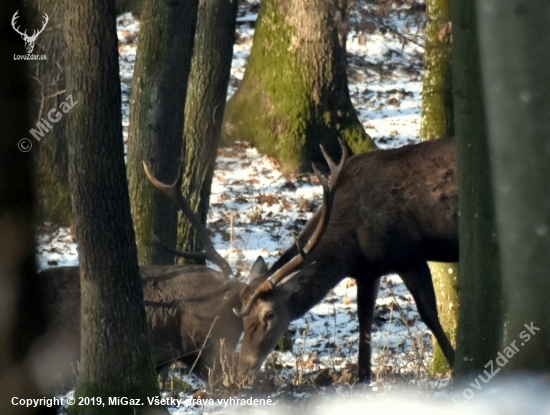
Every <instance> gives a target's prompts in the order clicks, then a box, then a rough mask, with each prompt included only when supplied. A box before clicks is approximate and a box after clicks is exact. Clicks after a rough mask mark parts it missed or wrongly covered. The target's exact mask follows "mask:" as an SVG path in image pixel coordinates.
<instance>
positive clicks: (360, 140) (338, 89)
mask: <svg viewBox="0 0 550 415" xmlns="http://www.w3.org/2000/svg"><path fill="white" fill-rule="evenodd" d="M300 7H302V8H303V6H301V5H300V4H298V3H297V2H293V1H284V0H270V1H265V2H262V9H261V13H260V16H259V18H258V20H259V23H258V27H257V28H256V32H255V37H254V45H253V46H252V51H251V54H250V59H249V62H248V65H247V68H246V73H245V76H244V78H243V82H242V84H241V86H240V88H239V89H238V91H237V92H236V93H235V95H234V96H233V97H232V98H231V100H230V101H229V102H228V104H227V107H226V112H225V118H224V130H223V134H222V142H224V143H225V144H227V143H229V142H231V141H233V140H245V141H249V142H251V143H253V144H254V146H255V147H256V148H258V150H259V151H260V152H262V153H266V154H269V155H271V156H274V157H276V158H277V159H278V160H279V161H280V162H281V163H282V164H283V167H284V168H285V169H286V170H298V169H301V170H304V169H309V168H310V163H311V162H312V161H320V162H323V159H322V156H321V154H320V151H319V148H318V144H319V143H321V144H323V145H324V146H325V147H326V148H327V150H328V151H329V153H333V154H335V155H337V154H338V153H339V146H338V143H337V140H336V137H338V136H340V137H342V138H343V139H344V140H345V141H346V142H347V143H348V145H349V147H350V148H351V149H352V150H353V152H354V153H359V152H362V151H366V150H370V149H373V148H375V146H374V143H373V142H372V140H371V139H370V137H369V136H368V135H367V134H366V132H365V130H364V129H363V126H362V125H361V123H360V122H359V120H358V118H357V115H356V113H355V110H354V109H353V106H352V104H351V100H350V98H349V92H348V89H347V80H346V78H345V77H346V75H345V65H346V61H345V44H340V43H339V42H338V36H337V30H336V28H335V26H334V23H333V21H332V20H330V19H328V18H327V19H325V20H323V17H327V16H329V15H330V13H331V12H332V11H333V9H331V7H332V6H330V5H328V3H327V4H325V3H322V2H317V3H316V4H315V5H314V6H312V8H315V12H316V13H313V12H311V10H310V12H311V13H310V14H309V15H307V16H305V14H304V16H303V17H304V19H308V20H312V23H311V25H310V26H313V27H314V28H315V29H319V30H318V32H320V33H317V32H314V33H313V30H314V29H313V30H311V31H309V32H308V30H309V27H306V25H301V24H300V21H301V19H300V16H299V14H300V12H302V13H304V10H301V9H300ZM317 12H318V13H317ZM317 14H319V15H320V17H314V16H317ZM291 16H293V17H291ZM316 19H319V20H316ZM323 25H324V26H323ZM320 26H323V27H322V28H319V27H320Z"/></svg>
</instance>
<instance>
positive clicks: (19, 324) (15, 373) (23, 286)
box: [0, 0, 51, 415]
mask: <svg viewBox="0 0 550 415" xmlns="http://www.w3.org/2000/svg"><path fill="white" fill-rule="evenodd" d="M22 3H23V2H22V1H14V0H11V1H3V2H0V21H2V22H9V21H10V20H11V18H12V16H13V14H14V13H15V11H16V10H20V13H19V15H20V18H19V19H18V23H19V24H20V25H21V27H28V26H27V24H29V25H30V23H29V20H27V19H26V17H27V16H26V13H25V9H24V8H23V4H22ZM31 33H32V32H31ZM23 51H24V49H23V41H22V40H21V36H20V35H18V34H17V33H16V32H15V31H14V30H13V29H12V28H11V25H9V24H4V25H1V26H0V55H1V56H3V57H4V62H3V65H2V71H1V73H0V137H1V139H0V293H1V295H0V378H1V379H3V382H2V388H1V389H0V413H2V414H10V415H23V414H25V415H26V414H32V413H37V412H38V411H40V410H41V409H44V408H28V407H25V406H18V405H17V406H15V405H12V402H11V400H12V398H13V397H18V398H25V399H32V398H35V399H37V398H43V397H44V396H48V395H49V394H50V393H51V391H47V390H44V389H40V388H39V386H38V385H40V381H43V380H44V379H48V376H49V375H50V374H49V373H44V372H43V371H41V370H40V369H43V368H44V367H46V366H47V365H40V362H38V361H37V358H36V356H37V355H38V354H39V353H40V350H38V348H37V346H38V344H39V343H38V342H37V340H38V339H39V336H40V335H41V334H42V333H43V332H44V329H45V327H46V325H45V319H44V317H45V314H46V313H45V310H44V307H43V302H42V301H43V297H42V295H41V289H40V282H39V281H38V279H37V276H36V263H35V232H34V231H35V223H34V205H35V198H34V191H33V190H34V189H33V186H32V185H33V174H32V172H33V163H32V156H31V154H30V153H24V152H22V151H20V150H19V148H18V143H19V142H20V140H21V139H23V138H27V139H32V138H29V134H28V133H29V128H30V127H31V126H32V121H33V117H32V116H31V115H30V114H31V94H30V92H29V79H30V70H29V66H30V65H29V62H27V61H22V60H14V59H13V55H14V54H18V55H19V54H22V53H24V52H23ZM23 148H26V147H23ZM31 351H32V353H30V352H31ZM31 356H34V359H33V360H31V359H30V358H29V357H31ZM37 363H38V364H37ZM37 369H38V370H37ZM41 386H42V385H41Z"/></svg>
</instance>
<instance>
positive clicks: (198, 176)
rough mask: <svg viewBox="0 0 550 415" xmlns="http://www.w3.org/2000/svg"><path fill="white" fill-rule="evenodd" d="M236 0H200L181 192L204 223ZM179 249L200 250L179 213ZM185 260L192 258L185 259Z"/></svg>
mask: <svg viewBox="0 0 550 415" xmlns="http://www.w3.org/2000/svg"><path fill="white" fill-rule="evenodd" d="M236 18H237V1H226V0H201V1H200V2H199V11H198V16H197V30H196V35H195V48H194V53H193V59H192V62H191V74H190V76H189V86H188V91H187V101H186V104H185V126H184V149H183V152H184V154H183V156H182V158H183V160H185V164H184V166H185V170H184V175H183V185H182V191H183V194H184V195H185V196H186V197H187V200H188V201H189V203H190V204H191V207H192V208H193V210H194V211H195V212H197V215H198V216H199V218H200V220H201V221H202V223H203V224H206V215H207V213H208V207H209V199H210V187H211V185H212V176H213V174H214V165H215V161H216V150H217V147H218V144H219V141H220V131H221V126H222V118H223V114H224V111H225V101H226V97H227V86H228V83H229V75H230V72H231V60H232V58H233V43H234V39H235V24H236ZM178 248H179V249H181V250H183V251H196V250H200V248H201V244H200V241H199V240H198V238H197V235H196V232H195V230H194V229H193V228H192V227H191V224H190V223H189V221H188V220H187V218H185V217H184V216H183V215H181V214H180V218H179V227H178ZM186 262H193V261H192V260H186Z"/></svg>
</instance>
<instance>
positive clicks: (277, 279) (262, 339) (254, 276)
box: [143, 141, 348, 375]
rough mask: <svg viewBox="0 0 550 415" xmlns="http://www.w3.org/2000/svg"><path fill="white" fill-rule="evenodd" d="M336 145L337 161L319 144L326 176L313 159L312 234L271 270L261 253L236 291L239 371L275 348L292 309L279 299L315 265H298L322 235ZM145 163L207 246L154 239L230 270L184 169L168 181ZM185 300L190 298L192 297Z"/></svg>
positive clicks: (335, 172)
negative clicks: (316, 204)
mask: <svg viewBox="0 0 550 415" xmlns="http://www.w3.org/2000/svg"><path fill="white" fill-rule="evenodd" d="M340 146H341V147H342V158H341V160H340V163H339V164H338V165H336V164H335V163H334V162H333V160H332V159H331V158H330V156H329V155H328V153H327V152H326V151H325V149H324V148H323V146H321V151H322V153H323V155H324V157H325V160H326V161H327V163H328V165H329V168H330V180H327V179H326V178H324V177H323V176H322V175H321V173H320V172H319V170H318V169H317V167H316V166H315V165H313V171H314V173H315V175H316V176H317V178H318V180H319V182H320V183H321V185H322V187H323V204H322V207H321V210H320V214H319V220H318V222H317V226H316V227H315V230H314V231H313V232H312V234H311V238H309V240H308V241H307V243H306V245H305V246H304V247H302V246H301V245H300V243H299V242H298V240H297V239H296V238H295V248H296V251H297V255H296V256H294V257H293V258H291V259H290V260H289V261H288V262H286V263H285V264H284V265H283V266H282V267H281V268H279V269H278V270H277V271H276V272H274V273H273V274H272V275H271V276H270V274H269V271H268V268H267V266H266V264H265V261H264V260H263V258H262V257H261V256H260V257H258V259H257V260H256V262H255V263H254V265H253V266H252V268H251V272H250V275H249V284H248V285H246V286H245V287H244V289H242V291H241V292H240V299H241V304H242V306H241V308H240V309H237V308H234V309H233V312H234V313H235V314H236V315H237V316H238V317H240V318H242V319H243V323H244V338H243V341H242V345H241V353H240V357H239V373H240V374H242V375H248V374H249V373H253V372H255V371H257V370H258V369H259V368H260V366H261V364H262V363H263V361H264V360H265V358H266V357H267V355H268V354H269V353H270V352H271V351H272V350H273V349H274V348H275V345H276V344H277V341H278V340H279V339H280V337H281V336H282V335H283V333H284V332H285V330H286V329H287V328H288V325H289V323H290V321H291V314H290V311H289V310H288V308H285V307H281V306H280V305H281V304H285V303H286V302H287V301H288V299H289V298H290V297H291V296H292V295H293V293H294V292H296V291H297V290H298V289H300V285H302V281H303V279H304V277H308V276H310V275H312V274H313V273H314V271H315V263H313V264H309V265H307V266H304V267H302V268H301V269H300V267H301V266H302V265H303V263H304V261H305V260H306V258H307V256H308V254H309V253H310V252H311V251H312V250H313V249H314V247H315V246H316V245H317V243H318V242H319V240H320V239H321V238H322V236H323V233H324V231H325V229H326V227H327V224H328V220H329V217H330V211H331V209H332V203H333V200H334V192H335V189H336V187H337V185H338V182H339V177H340V173H341V172H342V169H343V167H344V165H345V163H346V160H347V157H348V154H347V149H346V147H345V145H344V143H343V142H342V141H340ZM143 165H144V168H145V173H146V174H147V177H148V178H149V180H150V181H151V183H153V185H154V186H155V187H156V188H157V189H159V190H160V191H162V192H163V193H165V194H166V195H168V196H169V197H170V198H171V199H172V200H173V201H174V202H175V203H176V205H177V206H178V208H179V209H180V210H181V211H182V212H183V213H184V215H185V216H186V217H187V218H188V219H189V220H190V222H191V224H192V225H193V227H195V228H196V230H197V232H198V233H199V236H200V238H201V241H202V242H203V246H205V252H204V253H189V252H181V251H178V250H175V249H172V248H170V247H167V246H166V245H164V244H163V243H162V242H161V241H159V240H157V241H158V242H159V243H161V244H162V245H163V246H164V247H165V248H166V249H168V250H170V252H172V253H173V254H175V255H178V256H182V257H187V258H189V257H197V255H199V256H201V257H205V258H207V259H209V260H211V261H212V262H214V263H216V264H217V265H218V266H220V268H222V270H223V272H224V274H225V275H226V276H229V275H232V272H231V268H230V266H229V264H228V263H227V261H225V259H223V258H222V257H221V256H220V255H219V254H218V253H217V252H216V251H215V249H214V246H213V244H212V242H211V240H210V237H209V236H208V231H207V230H206V228H205V227H204V225H202V223H201V222H200V220H199V219H198V218H197V217H196V215H195V214H194V212H193V211H192V209H191V207H190V206H189V203H188V202H187V200H186V199H185V197H184V196H183V194H182V193H181V181H182V169H180V173H179V175H178V178H177V179H176V181H175V182H174V184H172V185H166V184H164V183H161V182H160V181H158V180H157V179H156V178H155V177H154V176H153V175H152V174H151V172H150V171H149V169H148V168H147V165H146V164H145V163H143ZM230 285H231V281H228V282H227V283H226V284H225V286H226V287H227V291H231V289H230ZM224 289H225V288H224V287H222V288H220V290H221V291H223V290H224ZM302 289H303V287H302ZM200 300H203V298H202V297H200ZM186 301H193V299H191V300H189V299H188V300H186ZM218 308H220V309H222V308H223V304H220V306H219V307H218ZM216 312H217V309H216V310H213V313H216Z"/></svg>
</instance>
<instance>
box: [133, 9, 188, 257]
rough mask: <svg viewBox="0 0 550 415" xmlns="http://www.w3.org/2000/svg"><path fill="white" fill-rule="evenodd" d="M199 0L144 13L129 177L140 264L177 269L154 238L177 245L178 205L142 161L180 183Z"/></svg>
mask: <svg viewBox="0 0 550 415" xmlns="http://www.w3.org/2000/svg"><path fill="white" fill-rule="evenodd" d="M197 6H198V0H177V1H174V2H166V1H164V0H148V1H146V3H145V9H144V11H143V17H142V23H141V32H140V37H139V44H138V53H137V60H136V67H135V71H134V76H133V78H132V98H131V113H130V133H129V138H128V178H129V182H130V200H131V204H132V215H133V219H134V228H135V231H136V243H137V248H138V261H139V264H140V265H148V264H173V263H174V256H173V255H172V254H170V253H169V252H168V251H166V250H165V249H163V248H162V247H161V246H160V245H159V244H157V243H155V242H154V240H153V239H152V236H153V233H154V234H155V235H157V236H158V237H159V238H160V239H161V240H162V241H163V242H164V243H166V244H168V245H169V246H172V247H173V246H175V245H176V235H177V220H178V216H177V215H178V213H177V208H176V207H175V205H174V203H173V202H172V201H171V200H170V199H168V198H167V197H166V196H164V195H162V194H161V193H160V192H159V191H158V190H156V189H155V188H154V186H152V185H151V183H150V182H149V180H148V179H147V177H146V176H145V173H144V171H143V165H142V161H146V162H147V164H148V165H149V168H150V169H151V171H152V172H153V174H154V175H155V177H157V178H159V179H160V180H161V181H164V182H166V183H168V182H172V181H174V179H175V178H176V176H177V173H178V169H179V165H180V154H181V147H182V135H183V117H184V108H185V96H186V93H187V78H188V76H189V72H190V68H191V56H192V51H193V38H194V34H195V25H196V19H197Z"/></svg>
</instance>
